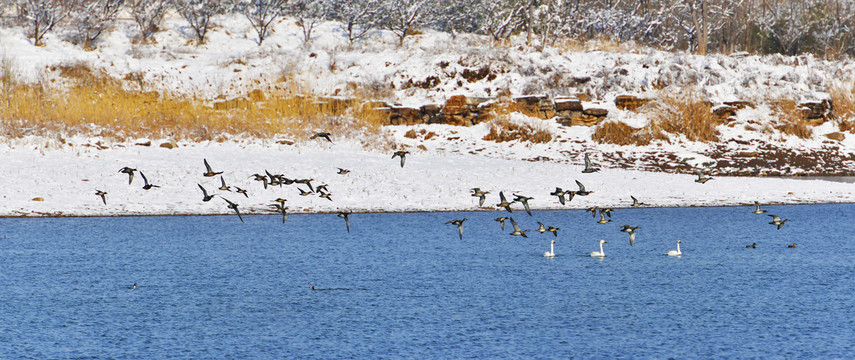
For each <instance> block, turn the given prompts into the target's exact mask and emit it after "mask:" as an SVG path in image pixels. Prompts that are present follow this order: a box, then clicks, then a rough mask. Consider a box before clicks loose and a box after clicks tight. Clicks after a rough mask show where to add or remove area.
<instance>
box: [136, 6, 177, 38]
mask: <svg viewBox="0 0 855 360" xmlns="http://www.w3.org/2000/svg"><path fill="white" fill-rule="evenodd" d="M128 6H129V7H130V8H131V16H133V18H134V22H136V23H137V26H139V28H140V38H141V40H142V41H143V42H146V41H148V38H149V36H151V35H152V34H154V33H155V32H157V30H158V27H159V26H160V21H161V20H163V15H165V14H166V10H168V9H169V0H129V1H128Z"/></svg>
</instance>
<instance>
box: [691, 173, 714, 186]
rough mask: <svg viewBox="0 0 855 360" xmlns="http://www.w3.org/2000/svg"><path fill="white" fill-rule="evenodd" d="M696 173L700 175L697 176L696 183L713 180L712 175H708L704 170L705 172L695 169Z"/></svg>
mask: <svg viewBox="0 0 855 360" xmlns="http://www.w3.org/2000/svg"><path fill="white" fill-rule="evenodd" d="M695 175H697V176H698V178H697V179H695V182H696V183H701V184H706V183H707V181H710V180H712V177H710V176H709V175H707V174H704V172H703V171H700V170H697V171H695Z"/></svg>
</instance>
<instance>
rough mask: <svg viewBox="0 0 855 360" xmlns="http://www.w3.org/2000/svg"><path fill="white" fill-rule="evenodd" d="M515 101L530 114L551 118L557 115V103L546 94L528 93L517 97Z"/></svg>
mask: <svg viewBox="0 0 855 360" xmlns="http://www.w3.org/2000/svg"><path fill="white" fill-rule="evenodd" d="M514 102H516V103H517V105H518V106H519V107H520V109H522V110H523V111H525V112H527V113H529V114H538V113H539V115H540V117H541V118H551V117H552V116H553V115H555V104H554V103H553V102H552V100H551V99H550V98H549V97H548V96H546V95H527V96H520V97H515V98H514Z"/></svg>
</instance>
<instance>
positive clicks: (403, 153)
mask: <svg viewBox="0 0 855 360" xmlns="http://www.w3.org/2000/svg"><path fill="white" fill-rule="evenodd" d="M409 153H410V152H409V151H406V150H400V151H395V153H394V154H392V158H393V159H394V158H395V156H400V157H401V167H404V161H406V160H407V154H409Z"/></svg>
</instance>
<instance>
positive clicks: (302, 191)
mask: <svg viewBox="0 0 855 360" xmlns="http://www.w3.org/2000/svg"><path fill="white" fill-rule="evenodd" d="M297 190H300V196H309V195H312V194H313V192H311V191H305V190H303V189H301V188H297Z"/></svg>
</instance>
